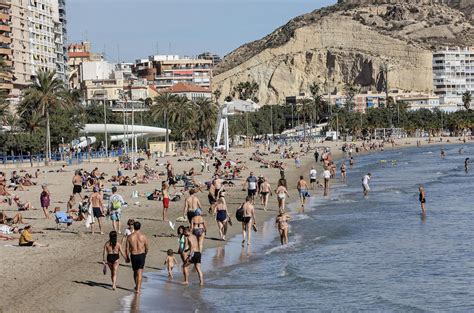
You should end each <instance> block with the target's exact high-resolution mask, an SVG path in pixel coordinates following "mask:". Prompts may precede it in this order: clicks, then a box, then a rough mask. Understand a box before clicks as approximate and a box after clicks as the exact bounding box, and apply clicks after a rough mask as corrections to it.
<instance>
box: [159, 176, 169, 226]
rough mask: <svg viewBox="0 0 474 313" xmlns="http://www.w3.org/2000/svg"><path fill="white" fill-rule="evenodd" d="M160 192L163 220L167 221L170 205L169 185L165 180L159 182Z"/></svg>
mask: <svg viewBox="0 0 474 313" xmlns="http://www.w3.org/2000/svg"><path fill="white" fill-rule="evenodd" d="M161 194H162V196H163V214H162V218H163V222H166V221H168V208H169V206H170V186H169V185H168V183H167V182H163V183H162V184H161Z"/></svg>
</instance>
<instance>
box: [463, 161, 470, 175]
mask: <svg viewBox="0 0 474 313" xmlns="http://www.w3.org/2000/svg"><path fill="white" fill-rule="evenodd" d="M464 170H465V171H466V174H467V173H469V158H466V159H465V160H464Z"/></svg>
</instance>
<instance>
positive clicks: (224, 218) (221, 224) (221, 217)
mask: <svg viewBox="0 0 474 313" xmlns="http://www.w3.org/2000/svg"><path fill="white" fill-rule="evenodd" d="M213 213H214V215H215V216H216V221H217V227H218V228H219V234H220V236H221V240H222V241H225V235H226V233H227V222H228V220H229V214H228V212H227V205H226V203H225V200H224V197H220V198H219V200H217V205H216V206H215V207H214V212H213Z"/></svg>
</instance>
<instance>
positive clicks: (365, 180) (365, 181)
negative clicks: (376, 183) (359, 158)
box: [362, 175, 370, 185]
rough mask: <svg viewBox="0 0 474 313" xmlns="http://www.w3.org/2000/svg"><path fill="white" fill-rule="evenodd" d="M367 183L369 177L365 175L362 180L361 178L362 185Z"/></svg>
mask: <svg viewBox="0 0 474 313" xmlns="http://www.w3.org/2000/svg"><path fill="white" fill-rule="evenodd" d="M369 181H370V176H369V175H365V176H364V178H362V183H363V184H364V185H368V184H369Z"/></svg>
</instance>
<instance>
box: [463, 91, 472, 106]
mask: <svg viewBox="0 0 474 313" xmlns="http://www.w3.org/2000/svg"><path fill="white" fill-rule="evenodd" d="M471 101H472V96H471V92H470V91H466V92H464V93H463V94H462V103H464V107H465V108H466V110H469V109H470V108H471Z"/></svg>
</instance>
